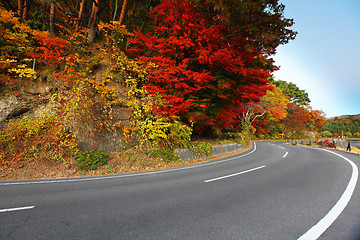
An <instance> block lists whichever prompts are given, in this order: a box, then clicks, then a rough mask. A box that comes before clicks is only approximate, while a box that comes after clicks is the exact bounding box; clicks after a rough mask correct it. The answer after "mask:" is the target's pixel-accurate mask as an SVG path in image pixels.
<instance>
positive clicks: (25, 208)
mask: <svg viewBox="0 0 360 240" xmlns="http://www.w3.org/2000/svg"><path fill="white" fill-rule="evenodd" d="M34 207H35V206H27V207H18V208H7V209H0V213H4V212H13V211H21V210H28V209H32V208H34Z"/></svg>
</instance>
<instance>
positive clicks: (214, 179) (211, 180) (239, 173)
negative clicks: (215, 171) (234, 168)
mask: <svg viewBox="0 0 360 240" xmlns="http://www.w3.org/2000/svg"><path fill="white" fill-rule="evenodd" d="M264 167H266V166H265V165H264V166H260V167H256V168H252V169H249V170H246V171H242V172H238V173H234V174H230V175H226V176H222V177H217V178H213V179H209V180H205V181H204V182H205V183H209V182H213V181H217V180H221V179H224V178H229V177H234V176H237V175H241V174H244V173H248V172H253V171H256V170H259V169H261V168H264Z"/></svg>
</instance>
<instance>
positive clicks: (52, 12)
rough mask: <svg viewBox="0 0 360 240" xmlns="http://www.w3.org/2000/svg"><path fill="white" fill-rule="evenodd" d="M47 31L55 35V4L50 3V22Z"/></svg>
mask: <svg viewBox="0 0 360 240" xmlns="http://www.w3.org/2000/svg"><path fill="white" fill-rule="evenodd" d="M49 32H50V34H51V35H53V36H55V4H54V3H51V4H50V24H49Z"/></svg>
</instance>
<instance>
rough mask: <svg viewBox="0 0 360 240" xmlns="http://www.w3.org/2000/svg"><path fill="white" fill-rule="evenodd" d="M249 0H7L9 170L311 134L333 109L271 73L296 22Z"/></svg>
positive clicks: (0, 112) (5, 159) (0, 47)
mask: <svg viewBox="0 0 360 240" xmlns="http://www.w3.org/2000/svg"><path fill="white" fill-rule="evenodd" d="M126 2H127V1H124V4H125V5H126ZM175 2H176V4H174V3H175ZM248 2H249V0H246V1H235V2H226V3H223V2H222V1H217V0H216V1H211V2H207V4H197V2H196V1H195V2H194V1H187V0H160V1H155V2H154V1H148V0H145V1H143V2H142V3H141V4H139V3H137V2H136V1H135V2H131V3H129V4H130V5H129V6H128V7H127V8H126V9H127V10H126V9H125V6H124V9H118V8H116V9H114V8H113V6H114V4H115V2H114V1H112V0H107V1H97V0H95V1H93V2H91V1H89V2H88V1H80V0H75V1H69V0H64V1H56V4H55V2H52V1H50V2H41V1H40V2H36V4H33V5H26V6H25V5H24V4H23V3H24V1H22V0H21V1H12V0H10V1H6V2H5V3H4V5H2V4H0V13H1V14H0V42H1V44H0V52H1V57H0V140H1V141H0V169H1V171H3V172H6V173H8V172H11V171H12V170H14V169H21V168H23V169H24V168H26V167H27V166H30V165H32V164H34V166H39V164H44V165H48V166H54V165H56V164H63V166H66V167H69V168H71V169H72V168H74V169H76V170H77V171H89V170H92V169H96V168H98V167H99V166H101V165H106V164H107V163H108V162H109V161H111V160H112V159H113V158H116V156H120V155H121V156H123V155H122V154H123V153H124V152H126V153H128V154H129V155H130V157H129V159H132V160H133V163H134V165H136V162H137V161H138V159H136V158H137V157H138V156H143V155H141V154H145V156H147V157H144V159H146V160H147V161H149V164H150V165H151V164H152V161H153V159H156V158H159V159H162V161H163V162H165V163H168V162H176V161H178V159H179V158H178V156H177V155H176V154H175V153H174V151H173V150H174V149H175V148H190V149H193V151H204V152H209V151H211V148H210V147H211V145H210V144H209V143H208V142H207V141H205V142H204V141H203V139H206V140H208V139H221V140H222V139H225V140H231V141H238V142H242V143H246V142H248V141H249V139H252V138H255V137H256V138H260V139H269V138H270V139H284V138H301V137H307V136H309V134H308V133H309V132H311V135H312V136H313V135H314V134H315V132H316V131H317V130H318V129H319V128H321V127H322V126H323V124H324V123H325V118H324V113H323V112H321V111H319V110H315V109H312V108H311V106H309V103H310V99H308V95H307V93H306V92H305V91H304V90H301V89H299V88H298V87H297V86H296V85H295V84H291V83H287V82H286V81H277V80H274V79H273V80H271V81H270V79H271V76H272V73H273V72H274V71H275V70H276V69H277V66H275V63H274V62H273V60H272V57H271V56H272V55H273V54H274V53H275V52H276V48H277V47H278V46H280V45H282V44H286V43H288V42H289V41H291V40H293V39H294V38H295V36H296V34H297V33H296V32H295V31H293V30H291V29H290V27H291V26H292V25H293V20H292V19H287V18H285V17H284V15H283V11H284V8H283V5H281V4H280V3H278V1H272V2H271V3H270V2H267V3H266V4H252V5H251V6H252V7H251V8H249V6H250V5H249V4H248ZM250 2H251V1H250ZM17 4H18V5H17ZM116 5H118V2H117V1H116ZM119 6H120V5H119ZM84 9H85V10H84ZM214 9H216V11H214ZM235 9H237V10H236V12H234V11H235ZM16 10H18V11H16ZM83 10H84V11H83ZM120 10H121V11H120ZM39 12H41V13H44V14H43V15H42V14H39ZM118 13H120V15H121V17H120V19H119V21H113V20H114V19H115V20H116V19H117V17H116V16H119V15H117V14H118ZM238 16H241V18H239V17H238ZM49 19H50V21H49ZM85 19H86V21H85ZM198 139H202V141H196V140H198ZM129 152H130V153H129ZM133 152H135V153H140V155H138V154H135V156H136V157H134V156H133V155H131V154H132V153H133ZM125 159H127V158H125ZM129 161H130V160H129ZM130 162H131V161H130ZM156 163H158V162H156ZM124 164H125V163H124ZM147 164H148V163H147ZM147 164H144V166H148V165H147Z"/></svg>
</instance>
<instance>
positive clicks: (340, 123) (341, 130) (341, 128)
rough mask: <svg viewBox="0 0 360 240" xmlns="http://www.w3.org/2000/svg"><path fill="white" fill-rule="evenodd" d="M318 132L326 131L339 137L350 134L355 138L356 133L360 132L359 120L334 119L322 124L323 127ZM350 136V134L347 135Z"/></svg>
mask: <svg viewBox="0 0 360 240" xmlns="http://www.w3.org/2000/svg"><path fill="white" fill-rule="evenodd" d="M320 131H322V132H323V131H328V132H330V133H332V134H338V135H339V136H342V135H346V133H351V135H353V136H356V135H357V132H360V119H358V118H351V117H350V118H343V119H338V120H336V119H334V120H331V121H328V122H326V123H325V124H324V127H323V128H322V129H321V130H320ZM348 135H349V136H350V134H348Z"/></svg>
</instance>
